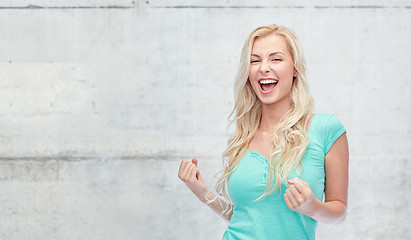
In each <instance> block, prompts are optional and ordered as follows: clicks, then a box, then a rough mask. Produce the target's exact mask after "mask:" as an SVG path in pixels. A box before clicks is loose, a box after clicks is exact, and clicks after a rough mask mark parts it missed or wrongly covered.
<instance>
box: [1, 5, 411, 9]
mask: <svg viewBox="0 0 411 240" xmlns="http://www.w3.org/2000/svg"><path fill="white" fill-rule="evenodd" d="M148 7H149V8H154V9H161V8H169V9H304V8H315V9H333V8H335V9H389V8H395V9H398V8H405V9H410V8H411V6H378V5H349V6H201V5H198V6H197V5H189V6H184V5H176V6H150V5H148ZM134 8H138V7H137V6H121V5H109V6H39V5H28V6H17V7H14V6H13V7H12V6H4V7H0V10H4V9H10V10H13V9H15V10H23V9H32V10H36V9H134Z"/></svg>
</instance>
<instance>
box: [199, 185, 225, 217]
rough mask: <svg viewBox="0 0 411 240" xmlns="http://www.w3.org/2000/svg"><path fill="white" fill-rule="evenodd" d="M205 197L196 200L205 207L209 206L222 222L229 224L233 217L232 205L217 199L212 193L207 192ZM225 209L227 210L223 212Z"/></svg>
mask: <svg viewBox="0 0 411 240" xmlns="http://www.w3.org/2000/svg"><path fill="white" fill-rule="evenodd" d="M205 196H206V197H205ZM205 196H203V197H199V198H198V199H200V201H202V202H203V203H205V204H206V205H207V206H209V207H210V208H211V209H213V211H214V212H216V213H217V214H218V215H219V216H220V217H222V218H223V219H224V220H226V221H227V222H229V221H230V219H231V216H232V215H233V209H232V207H233V205H232V204H231V203H227V202H226V201H224V200H223V199H221V198H219V197H217V196H216V195H215V194H213V193H212V192H207V193H206V195H205ZM207 199H208V200H213V201H208V200H207ZM226 209H229V210H228V211H225V210H226Z"/></svg>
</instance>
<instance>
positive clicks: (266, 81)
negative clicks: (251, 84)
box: [260, 80, 277, 84]
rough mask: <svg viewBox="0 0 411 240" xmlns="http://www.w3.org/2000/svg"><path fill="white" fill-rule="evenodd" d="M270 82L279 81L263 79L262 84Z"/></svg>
mask: <svg viewBox="0 0 411 240" xmlns="http://www.w3.org/2000/svg"><path fill="white" fill-rule="evenodd" d="M270 83H277V81H276V80H261V81H260V84H270Z"/></svg>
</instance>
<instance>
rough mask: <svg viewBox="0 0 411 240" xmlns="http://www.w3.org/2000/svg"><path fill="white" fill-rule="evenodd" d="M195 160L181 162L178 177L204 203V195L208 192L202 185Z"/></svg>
mask: <svg viewBox="0 0 411 240" xmlns="http://www.w3.org/2000/svg"><path fill="white" fill-rule="evenodd" d="M197 163H198V161H197V159H196V158H193V159H192V160H191V162H189V161H186V160H182V161H181V164H180V169H179V170H178V177H179V178H180V179H181V180H182V181H183V182H184V183H185V184H186V185H187V186H188V188H190V190H191V191H192V192H193V193H194V194H195V195H196V196H197V197H198V198H199V199H200V200H201V201H203V202H204V201H206V199H205V195H206V194H207V192H208V190H207V187H206V186H205V185H204V181H203V177H202V176H201V174H200V170H199V169H198V167H197Z"/></svg>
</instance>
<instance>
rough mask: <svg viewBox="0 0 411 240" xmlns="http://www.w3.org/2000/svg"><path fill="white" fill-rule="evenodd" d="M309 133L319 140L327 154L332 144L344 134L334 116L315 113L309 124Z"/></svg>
mask: <svg viewBox="0 0 411 240" xmlns="http://www.w3.org/2000/svg"><path fill="white" fill-rule="evenodd" d="M310 132H311V136H312V137H316V138H318V139H321V142H323V144H324V147H325V153H327V152H328V150H329V149H330V147H331V145H332V143H333V142H334V141H335V140H336V139H337V138H338V137H340V136H341V135H342V134H343V133H345V132H346V130H345V128H344V125H343V124H342V122H341V120H340V119H339V118H338V117H337V116H336V115H334V114H329V113H316V114H315V115H314V118H313V120H312V122H311V126H310Z"/></svg>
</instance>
